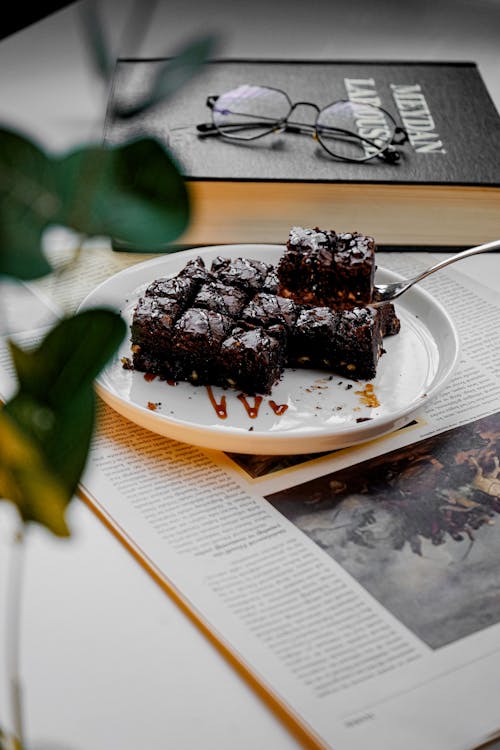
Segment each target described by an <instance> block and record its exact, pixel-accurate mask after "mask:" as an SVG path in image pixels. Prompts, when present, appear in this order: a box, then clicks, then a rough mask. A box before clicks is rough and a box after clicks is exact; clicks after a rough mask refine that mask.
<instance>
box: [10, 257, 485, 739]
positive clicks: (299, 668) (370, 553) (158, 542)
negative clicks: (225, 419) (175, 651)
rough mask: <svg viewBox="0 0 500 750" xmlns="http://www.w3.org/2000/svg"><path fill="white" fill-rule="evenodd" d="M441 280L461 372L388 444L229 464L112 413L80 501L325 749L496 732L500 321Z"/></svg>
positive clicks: (465, 289) (401, 266)
mask: <svg viewBox="0 0 500 750" xmlns="http://www.w3.org/2000/svg"><path fill="white" fill-rule="evenodd" d="M384 261H385V259H384ZM426 261H428V258H424V257H420V258H419V257H417V256H413V255H406V254H405V255H400V254H394V255H391V256H390V257H388V259H387V262H384V265H388V263H389V262H390V263H391V266H390V267H391V268H394V270H398V271H401V272H402V273H405V274H406V273H407V272H408V273H410V272H411V269H413V268H414V266H415V265H417V266H419V265H421V264H422V262H423V265H424V266H425V265H428V263H427V262H426ZM381 264H382V263H381ZM431 281H432V282H433V284H434V285H435V286H434V287H433V288H432V290H431V291H432V292H433V293H434V294H435V295H436V296H437V297H438V298H439V299H440V300H441V301H442V302H443V304H446V306H447V308H448V309H449V311H450V312H451V314H452V315H453V317H454V319H455V322H456V325H457V326H458V327H459V332H460V334H461V337H462V358H461V363H460V367H459V369H458V370H457V373H456V375H455V378H454V380H453V381H452V382H451V383H450V384H449V385H448V387H447V388H446V390H445V391H444V392H443V393H442V394H441V395H440V396H439V397H437V398H436V399H435V400H434V401H433V402H431V403H430V404H429V405H428V406H427V407H426V408H425V409H422V411H421V412H419V413H418V414H417V415H416V417H415V418H414V420H412V423H411V424H410V425H408V426H407V427H405V428H403V429H401V430H399V431H397V432H396V433H394V434H392V435H390V436H385V437H382V438H379V439H377V440H374V441H372V442H371V443H368V444H364V445H362V446H358V447H356V448H349V449H345V450H341V451H337V452H336V453H330V454H327V455H320V456H318V455H316V456H287V457H279V456H272V457H266V456H262V457H260V456H241V455H238V456H236V455H234V454H232V455H231V454H221V453H217V452H211V451H210V452H209V451H202V450H200V449H198V448H196V447H193V446H190V445H187V444H183V443H178V442H175V441H172V440H170V439H168V438H164V437H161V436H159V435H155V434H153V433H151V432H147V431H145V430H143V429H142V428H140V427H138V426H136V425H134V424H132V423H131V422H129V421H127V420H125V419H124V418H123V417H121V416H119V415H118V414H116V413H115V412H113V411H112V410H111V409H110V408H109V407H108V406H105V405H103V404H102V405H101V406H100V414H99V417H100V418H99V421H98V424H99V428H98V431H97V433H96V435H95V438H94V441H93V446H92V450H91V454H90V457H89V462H88V466H87V470H86V473H85V476H84V478H83V481H82V492H83V493H84V495H85V496H86V497H87V499H88V501H89V502H90V504H91V505H93V506H94V507H95V508H96V509H97V511H98V512H99V514H100V515H101V516H102V517H103V518H104V519H105V520H106V521H107V522H108V523H109V524H110V525H111V526H112V528H113V529H114V531H115V533H117V535H118V536H119V537H120V538H121V539H122V540H123V541H124V542H125V543H126V544H127V545H128V546H129V547H130V548H132V549H133V550H135V551H136V553H137V555H138V556H139V557H140V558H141V559H142V560H143V561H144V563H145V564H146V567H148V568H149V569H150V570H152V571H155V572H156V574H157V576H158V577H159V578H161V579H163V580H165V581H166V582H168V585H169V587H170V588H171V590H172V591H173V592H174V593H175V595H176V596H178V597H179V598H180V599H181V600H182V601H183V602H185V603H186V605H187V606H188V607H189V608H190V609H191V610H192V611H193V612H194V613H195V615H196V616H197V617H198V618H199V620H200V622H201V623H203V624H204V625H205V626H206V627H208V628H209V629H210V631H211V632H212V633H214V634H215V636H216V638H217V639H218V640H219V641H220V642H221V643H222V644H223V645H224V646H225V647H226V648H227V649H228V651H229V652H230V653H231V654H232V655H234V657H235V658H236V659H237V660H238V661H239V662H240V663H241V664H242V665H243V666H244V668H245V669H246V670H248V672H249V673H250V674H251V675H253V676H254V677H255V678H256V679H257V680H258V682H259V683H260V684H261V685H262V686H263V687H264V689H265V690H267V691H268V692H269V693H270V694H271V695H272V696H273V697H274V699H275V700H276V701H278V703H279V704H280V705H282V706H284V707H285V708H286V710H287V711H288V712H289V713H290V715H291V716H292V717H294V719H295V721H296V722H297V724H298V725H299V726H300V727H302V729H303V731H304V732H306V733H307V735H308V736H309V737H310V738H311V741H313V742H315V743H316V744H317V746H318V747H327V748H328V747H334V748H335V749H336V750H337V749H339V750H342V748H346V749H347V750H356V749H357V748H360V749H361V748H366V747H367V746H372V745H377V746H378V745H380V746H384V747H387V748H389V750H390V749H391V748H394V750H396V748H397V749H398V750H399V748H400V747H401V746H403V743H404V746H405V747H406V748H409V750H413V748H415V750H417V748H418V750H421V748H422V746H425V747H429V748H436V750H437V749H438V748H439V750H446V749H447V748H450V750H452V749H456V750H458V749H463V750H465V749H466V748H470V747H472V746H474V745H477V744H479V743H480V742H482V741H484V740H485V739H487V738H489V737H490V736H492V735H493V734H494V733H495V732H496V731H497V730H498V728H499V725H500V720H499V716H498V708H497V702H498V701H497V695H498V687H499V682H500V680H499V678H498V674H499V673H500V671H499V668H500V647H499V643H500V625H499V620H500V602H499V599H498V585H497V582H498V574H497V569H498V549H500V544H499V542H500V539H499V534H500V531H499V528H500V525H499V524H495V520H496V517H497V515H498V514H499V512H500V487H499V479H498V477H500V469H499V455H500V452H499V446H498V441H499V439H500V415H499V412H500V389H499V387H498V386H499V382H498V380H499V379H500V377H499V373H498V367H497V366H496V367H495V362H496V361H498V351H497V352H495V351H494V344H492V343H491V341H486V340H485V338H484V337H485V335H486V334H485V333H484V332H485V331H486V332H487V331H488V330H490V331H491V330H495V328H496V327H497V326H498V324H499V323H500V308H499V307H498V305H495V304H494V300H492V299H491V295H490V294H489V293H488V292H487V291H486V290H483V289H482V288H480V287H479V286H478V285H477V284H475V283H472V282H469V281H468V280H467V279H466V277H463V276H462V275H460V274H459V273H454V272H452V271H451V270H448V271H446V272H442V273H441V274H438V275H436V276H435V277H433V278H432V279H429V280H428V283H429V288H430V286H431ZM437 285H439V286H437ZM470 310H474V315H473V316H471V315H470V313H469V311H470ZM464 337H465V340H466V342H467V343H466V345H464V342H463V339H464ZM0 364H2V368H1V369H2V370H4V367H3V362H2V363H0ZM0 390H2V384H0ZM382 743H383V745H382Z"/></svg>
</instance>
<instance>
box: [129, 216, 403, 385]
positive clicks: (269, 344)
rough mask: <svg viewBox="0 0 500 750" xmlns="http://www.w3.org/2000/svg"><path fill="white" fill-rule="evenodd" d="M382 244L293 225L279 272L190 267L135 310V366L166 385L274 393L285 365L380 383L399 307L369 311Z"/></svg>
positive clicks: (226, 265)
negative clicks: (379, 372) (380, 366)
mask: <svg viewBox="0 0 500 750" xmlns="http://www.w3.org/2000/svg"><path fill="white" fill-rule="evenodd" d="M375 268H376V266H375V243H374V241H373V239H371V238H370V237H365V236H363V235H361V234H358V233H357V232H353V233H349V234H347V233H344V234H337V233H336V232H334V231H323V230H320V229H317V228H316V229H304V228H302V227H293V228H292V229H291V231H290V234H289V238H288V242H287V245H286V249H285V252H284V254H283V256H282V257H281V259H280V260H279V262H278V264H277V266H273V265H271V264H269V263H265V262H263V261H261V260H254V259H250V258H224V257H218V258H216V259H215V260H214V261H213V262H212V264H211V266H210V268H207V267H206V266H205V263H204V261H203V259H202V258H194V259H192V260H190V261H189V262H188V263H187V264H186V265H185V266H184V268H183V269H182V270H181V271H180V272H179V273H178V274H177V275H176V276H174V277H169V278H162V279H157V280H155V281H153V282H152V283H151V284H150V285H149V286H148V288H147V289H146V291H145V294H144V296H142V297H141V298H140V299H139V300H138V302H137V305H136V307H135V309H134V313H133V319H132V325H131V341H132V365H131V366H132V367H133V368H134V369H136V370H139V371H142V372H146V373H151V374H153V375H158V376H159V377H160V378H164V379H167V380H176V381H177V380H185V381H188V382H191V383H193V384H194V385H219V386H222V387H231V388H237V389H239V390H241V391H243V392H245V393H247V394H255V393H265V394H266V393H270V391H271V389H272V386H273V385H274V384H275V383H276V382H277V381H278V380H279V379H280V377H281V374H282V372H283V369H284V368H285V367H310V368H319V369H322V370H327V371H329V372H331V373H336V374H338V375H341V376H343V377H347V378H351V379H354V380H358V379H362V380H369V379H372V378H374V377H375V374H376V369H377V363H378V360H379V357H380V355H381V354H382V352H383V345H382V344H383V337H384V336H386V335H391V334H395V333H398V331H399V320H398V318H397V316H396V314H395V311H394V307H393V305H391V304H390V303H386V304H384V305H382V306H380V307H372V306H370V302H371V299H372V293H373V280H374V274H375Z"/></svg>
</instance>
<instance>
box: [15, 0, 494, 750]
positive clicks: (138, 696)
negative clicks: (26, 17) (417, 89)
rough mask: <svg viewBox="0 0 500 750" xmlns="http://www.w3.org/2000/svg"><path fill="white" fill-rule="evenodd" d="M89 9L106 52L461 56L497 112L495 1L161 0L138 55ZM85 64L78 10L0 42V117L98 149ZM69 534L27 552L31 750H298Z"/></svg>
mask: <svg viewBox="0 0 500 750" xmlns="http://www.w3.org/2000/svg"><path fill="white" fill-rule="evenodd" d="M101 5H102V10H103V13H104V17H105V18H106V19H107V21H108V22H109V24H110V38H111V40H112V41H113V43H115V44H116V45H117V46H116V52H117V54H118V53H119V54H121V55H134V54H138V55H142V56H155V55H163V54H174V53H175V50H176V48H177V45H178V44H180V43H182V42H183V41H185V40H187V38H189V37H192V36H193V35H194V34H196V33H197V32H198V31H200V30H216V29H222V30H223V34H222V37H221V44H220V49H219V56H228V57H230V56H233V57H235V56H240V57H243V56H255V57H283V58H286V57H287V56H291V57H303V58H306V57H314V58H331V59H362V58H367V59H369V58H379V59H430V60H432V59H435V60H437V59H443V60H459V59H467V60H474V61H476V62H478V64H479V67H480V70H481V72H482V74H483V77H484V79H485V81H486V83H487V86H488V88H489V90H490V93H491V94H492V96H493V98H494V100H495V102H496V105H497V108H500V103H499V102H500V74H499V72H498V71H499V70H500V67H499V65H498V63H499V61H500V46H499V44H498V30H499V29H500V4H499V3H498V2H495V1H494V0H476V1H474V0H470V1H469V2H467V1H465V0H463V1H462V2H456V1H455V0H446V2H440V1H439V0H437V1H436V0H434V1H431V0H425V1H420V2H413V0H412V2H407V3H395V2H391V1H390V0H388V1H387V2H372V3H369V2H363V1H362V0H350V2H349V3H340V2H335V1H334V0H330V2H312V1H309V2H304V1H303V0H302V2H295V0H294V2H291V3H281V2H275V3H264V2H260V0H259V1H258V2H239V0H233V2H230V0H224V2H223V1H222V0H219V2H215V1H213V2H210V1H207V2H203V3H202V2H200V1H199V0H198V1H196V0H172V1H171V2H160V3H159V4H158V6H157V8H156V10H155V15H154V19H153V21H154V22H153V24H152V25H151V28H150V32H149V34H148V36H147V38H146V40H145V41H144V43H143V44H142V46H141V47H140V48H139V49H133V48H130V47H127V46H124V45H123V44H122V46H121V47H120V46H118V40H119V39H120V24H121V21H120V18H121V16H120V12H123V11H124V10H126V9H127V7H128V5H129V3H127V2H124V3H113V2H103V3H102V4H101ZM87 63H88V58H87V54H86V50H85V47H84V45H83V43H82V39H81V36H80V32H79V28H78V4H76V5H73V6H70V7H69V8H67V9H65V10H63V11H60V12H58V13H56V14H54V15H52V16H51V17H49V18H47V19H45V20H43V21H41V22H39V23H36V24H34V25H33V26H31V27H29V28H27V29H25V30H23V31H21V32H18V33H17V34H15V35H13V36H12V37H10V38H7V39H5V40H3V41H2V42H0V70H1V71H2V76H1V80H0V120H1V121H3V122H4V123H8V124H10V125H16V126H18V127H21V128H22V129H24V130H26V131H27V132H29V133H31V134H32V135H35V136H36V137H37V138H39V140H41V141H43V142H44V143H45V144H47V145H48V146H50V147H51V148H53V149H55V150H60V149H65V148H67V147H69V146H71V145H76V144H77V143H79V142H82V140H87V139H88V138H89V137H92V136H96V137H99V134H100V130H99V128H100V126H101V124H102V113H103V107H104V101H105V96H106V92H105V91H104V90H103V89H102V88H100V87H99V84H98V82H97V80H96V79H95V77H94V76H93V75H92V74H91V72H90V71H89V68H88V65H87ZM460 269H461V270H462V271H467V272H468V273H470V274H471V275H472V276H473V277H474V278H476V279H478V280H480V281H482V282H483V283H485V284H487V285H490V286H492V287H493V288H494V289H495V290H496V291H497V292H498V293H499V294H500V255H498V254H494V255H488V256H480V257H476V258H472V259H470V260H468V261H464V262H463V263H462V264H461V267H460ZM11 519H12V514H11V512H10V509H9V508H8V506H4V507H2V506H0V593H3V592H2V587H3V586H4V585H5V566H6V564H7V561H8V528H9V521H10V520H11ZM70 523H71V526H72V528H73V530H74V533H73V536H72V538H71V540H70V541H58V540H55V539H54V538H53V537H51V536H50V535H49V534H47V533H45V532H44V531H43V530H37V529H35V530H34V531H33V532H32V533H31V534H30V540H29V542H30V543H29V545H28V548H29V555H28V564H27V571H26V587H25V590H24V594H25V596H24V607H23V628H22V647H23V648H22V659H23V663H22V674H23V679H24V685H25V690H26V698H27V704H26V708H27V719H28V726H29V734H30V736H31V737H32V738H33V739H34V740H36V743H35V744H34V745H33V748H38V750H41V748H42V747H45V748H46V749H47V750H48V748H49V747H50V748H51V750H57V749H58V748H60V749H61V750H62V749H63V748H68V750H70V749H71V750H73V749H74V750H114V749H115V748H116V749H117V750H138V748H148V749H149V750H157V749H158V750H159V749H162V750H163V748H176V750H192V749H193V748H196V747H201V748H203V749H204V750H210V749H212V748H213V749H214V750H215V748H217V750H234V749H235V748H238V750H255V748H272V749H273V750H293V749H294V748H298V747H299V744H298V742H297V740H296V739H294V738H293V737H292V736H291V735H290V734H289V732H288V731H287V730H286V729H285V728H284V727H283V726H282V725H281V723H280V722H279V721H278V720H277V719H276V718H275V717H274V715H273V714H272V713H271V712H270V710H269V709H268V708H267V707H266V705H265V704H263V703H262V702H261V701H260V699H259V698H257V696H256V695H255V694H254V693H253V691H252V690H251V689H250V688H249V687H248V686H247V685H246V684H245V683H244V682H243V681H242V679H241V678H240V677H239V676H238V675H237V674H236V673H235V672H234V671H233V669H232V668H231V667H230V666H229V665H228V664H227V663H226V662H225V660H224V659H223V658H222V656H221V655H220V654H219V653H218V652H217V651H216V649H215V648H214V647H213V646H212V645H211V644H210V643H209V642H208V641H207V640H206V639H205V637H204V636H203V635H202V634H201V633H200V632H199V631H198V629H197V628H196V627H195V626H194V625H193V624H192V623H191V622H190V620H189V619H188V618H187V617H186V616H185V615H184V614H183V613H182V612H181V611H180V610H179V609H178V608H177V606H176V605H175V604H174V603H173V602H172V601H171V600H170V599H169V598H168V596H167V595H166V594H165V593H164V592H163V591H162V590H160V588H159V587H158V586H157V585H156V584H155V583H154V582H153V581H152V580H151V579H150V578H149V577H148V575H147V574H146V573H145V572H144V571H143V570H142V568H140V566H139V565H138V564H137V563H136V562H135V561H134V560H133V559H132V557H131V556H130V555H129V554H128V553H127V552H126V551H125V549H124V548H122V546H121V545H120V544H119V543H118V542H117V541H116V540H115V539H114V537H113V536H112V535H111V534H110V533H109V532H108V531H107V530H106V529H105V528H104V526H103V525H102V524H101V523H100V521H98V520H97V519H96V518H95V517H94V515H93V514H92V513H91V512H90V511H89V510H88V509H87V507H86V506H84V505H83V503H81V502H80V501H78V500H76V501H75V502H74V503H73V505H72V507H71V511H70ZM2 601H3V599H2ZM2 615H3V612H2V611H0V639H2V638H3V631H4V627H5V625H4V621H3V617H2ZM0 642H1V641H0ZM1 664H2V652H1V650H0V665H1ZM0 673H1V666H0ZM0 679H1V676H0ZM0 718H1V717H0ZM30 750H32V748H31V746H30ZM375 750H378V749H375Z"/></svg>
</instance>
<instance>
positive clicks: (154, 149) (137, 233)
mask: <svg viewBox="0 0 500 750" xmlns="http://www.w3.org/2000/svg"><path fill="white" fill-rule="evenodd" d="M58 181H59V190H60V194H61V195H64V196H65V201H64V206H63V209H62V211H61V215H60V217H59V219H60V223H62V224H65V225H66V226H69V227H71V228H73V229H76V230H77V231H79V232H83V233H85V234H88V235H106V236H110V237H113V238H115V239H118V240H119V241H122V242H125V243H131V244H133V245H136V246H137V247H138V248H141V247H142V248H144V249H145V250H151V249H154V250H160V249H163V248H164V247H165V246H166V245H167V244H168V243H169V242H171V241H172V240H174V239H176V238H177V237H178V236H179V235H180V234H181V233H182V232H183V231H184V229H185V228H186V226H187V224H188V221H189V198H188V193H187V189H186V186H185V183H184V180H183V178H182V175H181V173H180V170H179V168H178V166H177V164H176V163H175V162H174V160H173V159H172V158H171V157H170V156H169V154H168V153H167V151H166V150H165V149H164V147H163V146H162V145H161V144H160V143H159V142H158V141H156V140H155V139H153V138H140V139H138V140H135V141H132V142H131V143H127V144H125V145H122V146H115V147H105V146H94V147H90V148H83V149H78V150H76V151H74V152H73V153H71V154H69V155H68V156H66V157H64V158H62V159H61V160H60V161H59V164H58Z"/></svg>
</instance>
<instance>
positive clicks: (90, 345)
mask: <svg viewBox="0 0 500 750" xmlns="http://www.w3.org/2000/svg"><path fill="white" fill-rule="evenodd" d="M125 330H126V326H125V323H124V321H123V320H122V319H121V317H120V316H119V315H118V314H117V313H114V312H112V311H111V310H107V309H93V310H86V311H84V312H81V313H78V314H77V315H75V316H73V317H71V318H67V319H66V320H63V321H61V322H60V323H58V324H57V325H56V326H55V327H54V328H53V329H52V330H51V331H50V332H49V333H48V334H47V336H46V337H45V338H44V340H43V341H42V342H41V344H40V345H39V346H38V347H37V348H36V349H34V350H32V351H25V350H24V349H21V348H20V347H19V346H17V345H15V344H14V343H12V342H10V347H11V352H12V356H13V360H14V365H15V368H16V372H17V376H18V381H19V389H18V392H17V393H16V395H15V396H14V398H12V399H11V400H10V401H9V402H8V403H7V404H6V405H5V407H4V408H3V409H2V410H1V411H0V448H1V450H0V496H3V497H5V498H8V499H10V500H11V501H13V502H14V503H15V504H16V506H17V508H18V510H19V513H20V515H21V518H22V519H23V520H24V521H35V522H37V523H40V524H43V525H44V526H46V527H47V528H49V529H50V530H51V531H53V532H54V533H55V534H59V535H64V534H67V533H69V532H68V529H67V526H66V523H65V521H64V510H65V508H66V506H67V505H68V503H69V502H70V501H71V499H72V497H73V495H74V492H75V489H76V487H77V484H78V481H79V479H80V477H81V474H82V472H83V470H84V468H85V463H86V460H87V455H88V450H89V445H90V441H91V438H92V433H93V428H94V415H95V396H94V390H93V382H94V379H95V377H96V375H97V374H98V373H99V371H100V370H101V369H102V367H103V366H104V365H105V364H106V362H107V360H108V359H109V358H110V357H111V356H112V354H113V353H114V351H115V350H116V348H117V347H118V345H119V343H120V342H121V340H122V338H123V336H124V334H125Z"/></svg>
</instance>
